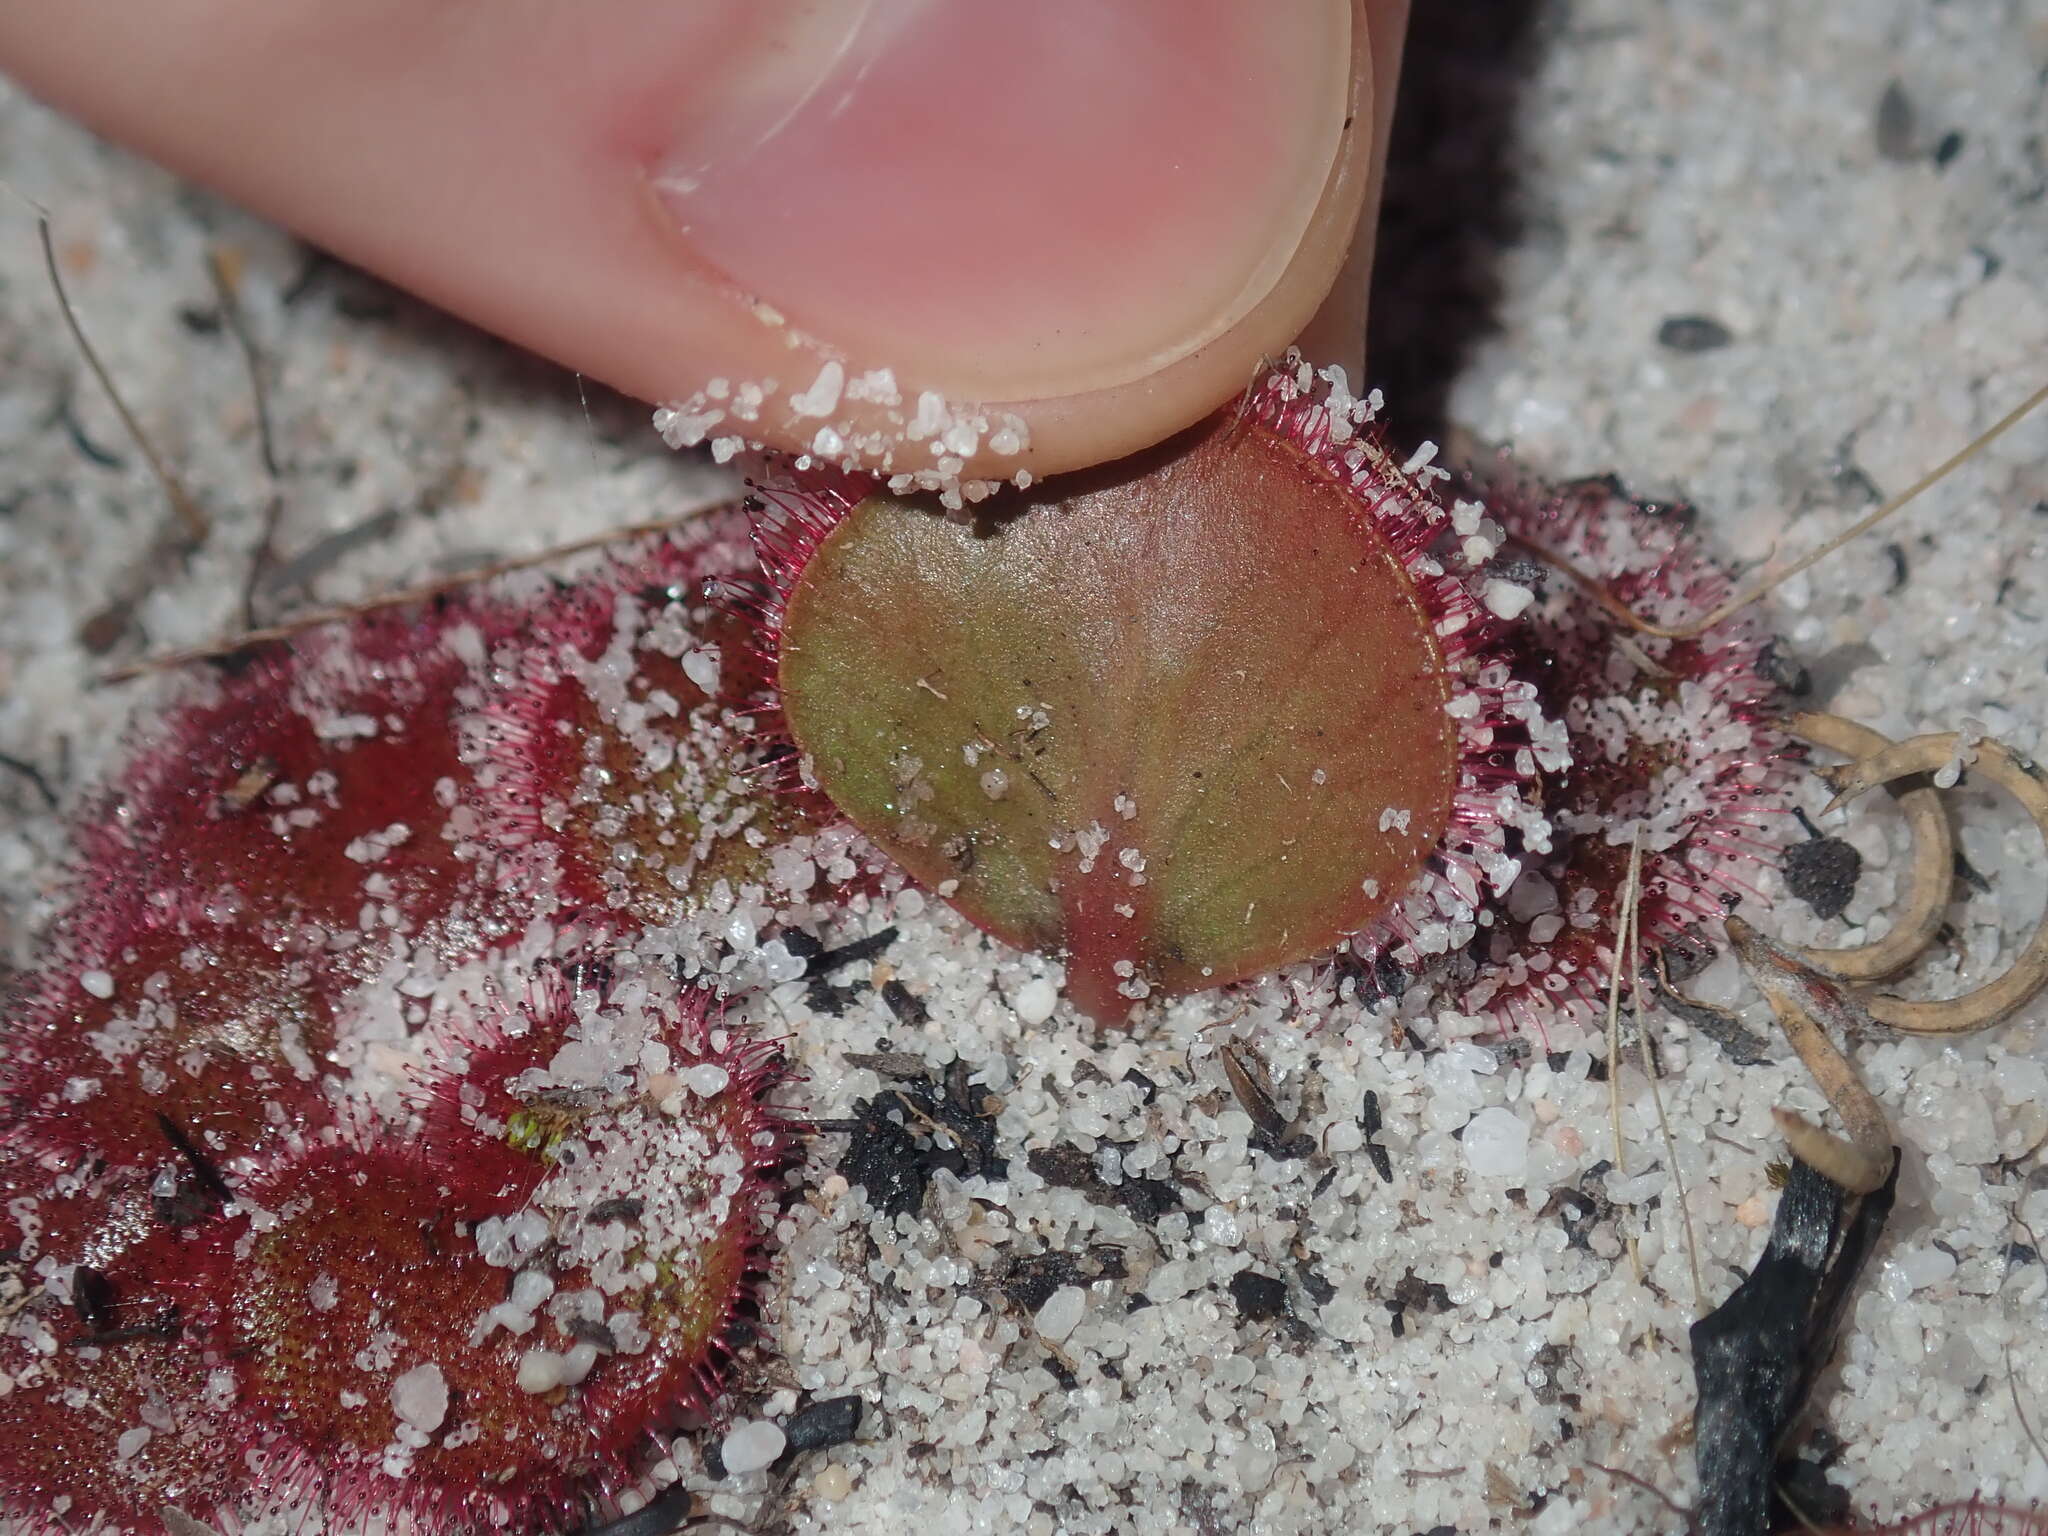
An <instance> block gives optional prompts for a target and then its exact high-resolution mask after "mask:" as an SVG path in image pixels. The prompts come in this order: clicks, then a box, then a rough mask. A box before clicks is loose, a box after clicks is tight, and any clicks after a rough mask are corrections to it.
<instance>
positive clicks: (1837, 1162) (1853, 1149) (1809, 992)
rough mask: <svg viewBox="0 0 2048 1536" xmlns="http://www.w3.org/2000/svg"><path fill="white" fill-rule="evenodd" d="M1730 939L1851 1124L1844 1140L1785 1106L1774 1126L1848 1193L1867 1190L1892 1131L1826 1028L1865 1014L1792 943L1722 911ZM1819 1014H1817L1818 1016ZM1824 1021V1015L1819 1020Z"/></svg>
mask: <svg viewBox="0 0 2048 1536" xmlns="http://www.w3.org/2000/svg"><path fill="white" fill-rule="evenodd" d="M1727 926H1728V939H1729V942H1730V943H1732V944H1733V945H1734V946H1735V953H1736V955H1737V957H1738V958H1739V959H1740V960H1741V961H1742V966H1743V969H1744V970H1746V971H1747V972H1748V973H1749V976H1750V979H1751V980H1752V981H1754V982H1755V983H1756V986H1757V990H1758V991H1760V992H1762V993H1763V995H1764V1000H1765V1001H1766V1002H1768V1003H1769V1004H1770V1005H1771V1012H1772V1013H1774V1014H1776V1015H1777V1018H1778V1025H1779V1027H1780V1028H1781V1029H1783V1030H1784V1031H1785V1038H1786V1039H1787V1040H1789V1041H1791V1042H1792V1049H1793V1050H1795V1051H1797V1052H1798V1053H1799V1059H1800V1060H1801V1061H1803V1062H1804V1063H1805V1064H1806V1070H1807V1071H1809V1072H1811V1073H1812V1074H1813V1078H1814V1081H1815V1082H1816V1083H1818V1084H1819V1085H1820V1091H1821V1092H1822V1093H1823V1094H1825V1095H1826V1097H1827V1101H1828V1103H1829V1104H1830V1105H1832V1106H1833V1108H1834V1110H1835V1113H1836V1114H1838V1115H1840V1116H1841V1117H1842V1124H1843V1126H1844V1127H1845V1128H1846V1129H1847V1130H1848V1132H1849V1139H1848V1140H1846V1141H1844V1140H1843V1139H1841V1138H1840V1137H1838V1136H1834V1135H1831V1134H1830V1133H1829V1132H1827V1131H1824V1130H1822V1129H1821V1128H1820V1127H1818V1126H1816V1125H1814V1124H1812V1123H1811V1122H1810V1121H1808V1120H1806V1119H1804V1118H1802V1117H1801V1116H1799V1115H1797V1114H1795V1113H1793V1112H1792V1111H1791V1110H1789V1109H1784V1108H1779V1109H1777V1110H1774V1111H1773V1115H1774V1118H1775V1119H1776V1120H1777V1122H1778V1130H1779V1132H1780V1133H1781V1134H1782V1135H1783V1136H1784V1138H1785V1140H1786V1143H1787V1144H1788V1145H1789V1146H1790V1147H1791V1148H1792V1153H1793V1155H1794V1156H1795V1157H1797V1158H1798V1159H1799V1160H1800V1161H1801V1162H1803V1163H1805V1164H1806V1165H1807V1166H1808V1167H1810V1168H1812V1169H1813V1170H1814V1171H1815V1172H1817V1173H1820V1174H1822V1175H1824V1176H1825V1177H1827V1178H1828V1179H1831V1180H1832V1181H1834V1182H1835V1183H1836V1184H1839V1185H1840V1186H1841V1187H1842V1188H1844V1189H1846V1190H1849V1191H1850V1192H1851V1193H1853V1194H1858V1195H1867V1194H1869V1193H1870V1192H1871V1191H1872V1190H1874V1189H1877V1188H1879V1187H1880V1186H1881V1185H1882V1184H1883V1183H1884V1181H1885V1180H1886V1179H1887V1178H1889V1177H1890V1175H1891V1170H1892V1133H1891V1126H1890V1124H1889V1123H1888V1122H1887V1121H1886V1120H1885V1115H1884V1108H1883V1106H1882V1105H1880V1104H1879V1103H1878V1102H1877V1100H1876V1099H1875V1098H1874V1097H1872V1095H1871V1092H1870V1090H1869V1089H1868V1088H1866V1087H1864V1086H1863V1080H1862V1079H1861V1078H1860V1077H1858V1076H1857V1075H1856V1069H1855V1068H1854V1067H1853V1066H1851V1065H1850V1064H1849V1059H1848V1058H1847V1057H1846V1056H1844V1055H1843V1054H1842V1053H1841V1051H1840V1049H1839V1048H1837V1046H1836V1045H1835V1042H1834V1040H1833V1039H1832V1038H1831V1037H1830V1036H1829V1034H1828V1031H1827V1025H1828V1024H1832V1025H1834V1026H1835V1027H1836V1028H1838V1029H1841V1030H1843V1031H1844V1032H1845V1033H1846V1032H1847V1031H1848V1030H1849V1029H1851V1028H1853V1027H1855V1026H1856V1025H1858V1024H1860V1023H1863V1022H1864V1016H1863V1015H1862V1010H1860V1009H1859V1008H1857V1006H1856V1005H1855V1004H1854V1003H1852V1002H1851V1001H1850V1000H1849V998H1848V997H1847V995H1846V994H1844V993H1843V992H1842V991H1841V990H1840V989H1839V988H1838V987H1836V986H1835V985H1834V984H1833V983H1832V982H1830V981H1828V980H1827V979H1826V978H1825V977H1823V976H1821V975H1819V974H1818V973H1816V972H1815V971H1813V970H1812V969H1810V968H1809V967H1808V966H1806V965H1805V964H1804V963H1802V962H1801V961H1800V960H1799V959H1798V957H1797V956H1795V955H1794V954H1793V953H1792V952H1791V951H1790V950H1787V949H1785V948H1783V947H1781V946H1779V945H1777V944H1774V943H1772V942H1771V941H1770V940H1769V939H1766V938H1765V937H1764V936H1763V935H1762V934H1760V933H1758V932H1757V931H1756V930H1755V929H1754V928H1752V927H1750V926H1749V924H1747V923H1745V922H1744V921H1743V920H1742V919H1741V918H1739V917H1731V918H1729V919H1728V923H1727ZM1816 1015H1818V1017H1816ZM1823 1021H1824V1022H1823Z"/></svg>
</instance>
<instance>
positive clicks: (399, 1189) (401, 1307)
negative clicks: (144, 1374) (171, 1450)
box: [212, 978, 783, 1527]
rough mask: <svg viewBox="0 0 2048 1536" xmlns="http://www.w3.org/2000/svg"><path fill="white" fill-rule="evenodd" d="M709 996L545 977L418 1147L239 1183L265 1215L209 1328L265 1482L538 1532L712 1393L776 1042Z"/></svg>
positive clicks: (749, 1247) (623, 1471) (739, 1266)
mask: <svg viewBox="0 0 2048 1536" xmlns="http://www.w3.org/2000/svg"><path fill="white" fill-rule="evenodd" d="M663 979H664V980H665V978H663ZM706 1002H707V997H706V995H705V994H702V993H695V992H692V993H690V994H687V995H686V996H684V997H682V998H680V999H678V998H674V997H670V996H666V995H658V996H654V997H651V998H650V997H649V996H648V995H647V991H646V988H644V987H635V986H634V985H633V984H632V983H627V984H626V985H624V986H622V987H620V988H619V989H618V990H617V992H616V994H614V993H613V992H611V991H609V990H606V991H599V990H595V989H592V988H582V989H577V988H572V987H570V986H568V985H567V984H566V983H559V982H551V983H549V984H547V985H544V986H542V987H540V988H539V989H537V992H536V997H535V999H534V1001H533V1002H532V1003H531V1004H530V1005H529V1006H528V1007H526V1008H523V1009H521V1010H518V1012H517V1015H516V1022H517V1023H518V1024H519V1025H521V1026H523V1027H522V1028H519V1029H517V1030H511V1031H507V1032H504V1033H502V1034H500V1033H497V1032H494V1031H490V1030H480V1031H479V1032H478V1039H477V1041H476V1042H475V1043H473V1044H471V1045H470V1046H468V1047H456V1048H454V1050H453V1051H452V1053H451V1057H450V1061H449V1065H450V1066H451V1067H455V1068H457V1069H458V1070H459V1072H460V1074H461V1075H460V1076H459V1077H458V1078H456V1079H455V1080H453V1081H449V1082H444V1083H438V1084H436V1085H434V1086H433V1088H432V1089H431V1090H430V1092H431V1094H432V1097H433V1101H434V1103H433V1106H432V1107H430V1109H429V1112H428V1131H427V1134H426V1136H425V1137H424V1138H423V1140H422V1141H421V1142H420V1144H418V1145H417V1146H413V1147H407V1148H392V1147H371V1148H367V1149H358V1148H355V1147H350V1146H343V1147H337V1148H335V1149H332V1150H329V1151H325V1152H321V1153H316V1154H314V1155H313V1156H311V1157H309V1158H308V1159H306V1160H304V1161H302V1162H300V1163H298V1164H296V1165H294V1166H293V1167H291V1168H289V1169H287V1170H285V1171H283V1172H281V1173H279V1174H278V1175H276V1176H274V1177H271V1178H269V1179H266V1180H263V1181H261V1182H260V1183H259V1184H258V1185H257V1186H256V1187H254V1188H253V1189H252V1190H251V1191H250V1192H249V1193H248V1195H247V1196H246V1200H247V1202H248V1203H249V1204H251V1205H253V1206H256V1207H259V1208H261V1209H262V1210H264V1211H267V1212H269V1213H271V1216H270V1217H262V1216H259V1217H258V1218H256V1219H255V1220H254V1221H253V1222H252V1223H251V1224H250V1226H249V1227H248V1229H247V1233H246V1235H244V1236H241V1237H239V1238H238V1240H237V1242H236V1246H235V1249H234V1252H235V1261H234V1267H233V1271H232V1279H231V1282H230V1285H229V1288H228V1294H227V1296H226V1297H225V1299H224V1302H223V1305H222V1306H221V1308H220V1309H219V1311H218V1313H217V1314H216V1315H215V1318H214V1322H213V1327H212V1335H213V1337H214V1339H215V1341H216V1343H217V1344H218V1345H219V1347H220V1348H221V1349H222V1351H223V1353H224V1355H226V1356H227V1357H228V1358H230V1359H232V1360H233V1361H235V1362H236V1370H237V1373H238V1381H239V1383H240V1388H241V1397H240V1399H239V1400H238V1406H237V1412H238V1413H239V1414H245V1415H247V1418H248V1422H249V1424H250V1425H251V1426H252V1427H253V1426H255V1425H257V1424H269V1425H274V1426H275V1429H276V1435H275V1439H274V1443H273V1444H271V1445H270V1447H269V1452H268V1454H269V1456H270V1468H271V1470H272V1472H273V1473H274V1475H275V1476H276V1477H277V1478H278V1479H280V1480H281V1481H282V1482H283V1483H284V1484H285V1485H286V1486H288V1487H291V1488H293V1489H295V1490H298V1491H300V1492H304V1493H318V1494H319V1495H321V1496H323V1497H324V1498H325V1499H326V1500H327V1501H328V1503H329V1505H330V1507H331V1508H333V1509H334V1510H335V1511H336V1512H337V1515H338V1516H339V1517H340V1518H344V1519H351V1518H357V1517H362V1516H367V1515H369V1514H371V1513H372V1512H375V1511H379V1510H395V1511H400V1512H404V1513H408V1514H411V1515H413V1516H417V1517H420V1518H422V1519H424V1520H426V1521H427V1522H428V1523H429V1524H430V1525H435V1526H440V1525H453V1524H457V1523H470V1522H473V1521H475V1520H477V1519H485V1518H487V1519H490V1520H493V1521H497V1522H499V1523H510V1524H512V1525H514V1526H517V1527H527V1526H532V1525H534V1524H536V1523H540V1522H543V1521H547V1520H551V1519H552V1520H559V1519H560V1518H562V1517H563V1515H564V1512H565V1511H567V1510H568V1509H569V1508H570V1507H571V1501H572V1500H573V1499H575V1498H577V1497H581V1496H583V1495H586V1494H603V1493H606V1492H609V1491H613V1490H615V1489H616V1488H617V1487H618V1486H620V1480H621V1478H622V1477H624V1476H626V1475H627V1474H628V1473H629V1472H630V1471H631V1470H632V1463H633V1458H634V1456H635V1455H636V1454H637V1452H638V1451H639V1450H640V1449H641V1448H642V1447H643V1446H644V1445H645V1444H646V1443H647V1440H648V1436H649V1435H650V1434H651V1433H655V1432H658V1431H660V1430H663V1429H673V1428H676V1427H679V1426H680V1423H681V1421H682V1420H683V1419H684V1418H685V1417H686V1416H688V1415H691V1414H694V1413H696V1412H698V1411H700V1410H702V1409H703V1408H704V1407H705V1406H706V1404H707V1403H708V1402H709V1400H710V1398H711V1397H712V1396H713V1395H714V1393H715V1391H716V1390H717V1387H718V1384H719V1381H720V1379H721V1377H722V1374H723V1371H724V1368H725V1366H726V1363H727V1360H728V1357H729V1352H730V1349H731V1348H732V1347H734V1344H735V1342H736V1340H735V1334H736V1330H738V1329H740V1328H741V1327H742V1326H743V1325H744V1324H745V1323H746V1322H747V1320H748V1319H750V1318H751V1317H752V1316H753V1315H754V1301H753V1296H754V1293H755V1291H756V1289H757V1288H758V1285H759V1282H760V1279H761V1270H762V1264H763V1260H762V1245H763V1243H764V1241H765V1238H766V1235H767V1232H768V1229H769V1226H770V1224H771V1221H772V1215H773V1211H774V1208H775V1191H774V1188H773V1184H772V1181H771V1179H770V1178H769V1172H770V1170H771V1169H772V1168H773V1167H774V1166H775V1164H776V1163H777V1161H778V1160H779V1159H780V1157H781V1156H782V1144H783V1137H782V1135H781V1132H780V1129H779V1126H778V1124H777V1123H776V1122H775V1121H773V1120H772V1119H771V1118H769V1116H768V1115H767V1114H766V1112H765V1111H764V1110H763V1108H762V1105H761V1100H760V1095H761V1093H762V1092H763V1091H764V1090H765V1088H766V1086H767V1085H768V1084H770V1083H771V1082H773V1081H774V1080H775V1078H776V1077H777V1076H778V1075H779V1073H780V1071H781V1067H780V1063H779V1058H777V1057H776V1056H775V1054H774V1052H773V1051H772V1048H769V1047H766V1046H760V1045H753V1044H742V1045H736V1046H731V1047H721V1046H720V1044H719V1040H718V1036H717V1034H716V1032H715V1031H714V1030H712V1029H711V1028H710V1027H709V1026H708V1024H707V1020H706ZM707 1074H708V1075H707ZM273 1217H274V1218H275V1219H274V1220H273V1219H271V1218H273ZM422 1382H424V1383H425V1384H426V1385H427V1386H428V1387H430V1388H431V1393H430V1395H432V1394H441V1393H444V1394H445V1399H444V1401H443V1404H442V1408H441V1409H439V1410H437V1411H436V1412H433V1413H430V1414H428V1415H427V1416H426V1419H425V1420H424V1421H423V1420H422V1419H421V1418H420V1417H419V1416H417V1415H404V1414H401V1411H400V1410H401V1407H402V1405H403V1403H404V1401H405V1400H406V1397H407V1394H408V1393H409V1392H416V1391H417V1390H418V1389H419V1388H420V1386H421V1384H422ZM409 1383H410V1385H408V1384H409Z"/></svg>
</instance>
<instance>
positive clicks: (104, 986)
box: [78, 971, 114, 998]
mask: <svg viewBox="0 0 2048 1536" xmlns="http://www.w3.org/2000/svg"><path fill="white" fill-rule="evenodd" d="M78 984H79V985H80V986H81V987H83V988H85V990H86V991H88V992H90V993H91V994H92V995H93V996H94V997H99V998H107V997H112V996H113V995H114V978H113V977H112V976H110V975H108V974H107V973H106V972H105V971H83V972H80V973H79V977H78Z"/></svg>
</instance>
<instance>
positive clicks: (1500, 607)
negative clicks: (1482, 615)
mask: <svg viewBox="0 0 2048 1536" xmlns="http://www.w3.org/2000/svg"><path fill="white" fill-rule="evenodd" d="M1479 598H1480V601H1481V602H1483V603H1485V604H1486V606H1487V608H1488V609H1489V610H1490V611H1491V612H1492V613H1493V615H1494V617H1496V618H1501V619H1519V618H1520V617H1521V616H1522V615H1523V613H1524V612H1526V611H1527V609H1528V607H1529V605H1530V604H1531V603H1533V602H1535V601H1536V594H1535V593H1534V592H1532V591H1530V590H1529V589H1528V588H1527V587H1525V586H1523V585H1522V584H1521V583H1520V582H1518V581H1502V580H1501V579H1500V578H1499V577H1498V576H1496V577H1494V578H1492V579H1491V580H1489V581H1488V582H1487V583H1486V585H1485V586H1483V587H1481V588H1480V589H1479Z"/></svg>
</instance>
